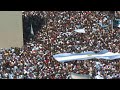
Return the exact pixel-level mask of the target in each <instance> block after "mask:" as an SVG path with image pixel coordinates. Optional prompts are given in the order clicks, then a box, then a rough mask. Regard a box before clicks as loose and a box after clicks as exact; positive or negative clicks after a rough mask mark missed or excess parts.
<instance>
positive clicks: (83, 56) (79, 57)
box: [53, 50, 120, 62]
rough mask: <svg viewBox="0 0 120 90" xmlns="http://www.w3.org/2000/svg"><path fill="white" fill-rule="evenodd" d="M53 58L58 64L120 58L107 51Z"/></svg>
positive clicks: (64, 54)
mask: <svg viewBox="0 0 120 90" xmlns="http://www.w3.org/2000/svg"><path fill="white" fill-rule="evenodd" d="M53 57H54V58H55V59H56V60H57V61H58V62H67V61H73V60H89V59H94V58H96V59H105V60H114V59H119V58H120V53H112V52H109V51H108V50H102V51H100V52H98V53H95V52H93V51H87V52H82V53H61V54H56V55H53Z"/></svg>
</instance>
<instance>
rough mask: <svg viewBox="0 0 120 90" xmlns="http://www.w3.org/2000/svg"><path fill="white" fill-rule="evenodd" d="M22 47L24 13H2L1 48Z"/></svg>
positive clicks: (0, 24) (0, 23)
mask: <svg viewBox="0 0 120 90" xmlns="http://www.w3.org/2000/svg"><path fill="white" fill-rule="evenodd" d="M22 46H23V25H22V11H0V48H10V47H22Z"/></svg>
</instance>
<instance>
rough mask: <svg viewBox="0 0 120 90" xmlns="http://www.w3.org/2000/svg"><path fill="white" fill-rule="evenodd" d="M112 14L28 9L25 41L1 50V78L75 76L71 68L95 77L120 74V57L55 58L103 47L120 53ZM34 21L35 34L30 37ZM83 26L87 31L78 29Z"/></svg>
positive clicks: (24, 15)
mask: <svg viewBox="0 0 120 90" xmlns="http://www.w3.org/2000/svg"><path fill="white" fill-rule="evenodd" d="M111 18H112V15H111V14H110V13H109V11H103V12H101V11H24V12H23V19H24V20H23V21H24V30H25V31H24V32H26V34H25V36H24V37H25V38H27V39H25V40H24V41H25V45H24V46H23V47H22V48H17V47H16V48H13V47H11V48H9V49H1V50H0V78H1V79H71V76H70V74H71V72H73V73H77V74H89V75H90V76H91V78H92V79H96V78H97V76H99V77H101V78H103V79H113V78H120V59H116V60H102V59H99V60H98V59H91V60H85V61H84V60H82V61H78V60H76V61H70V62H64V63H60V62H58V61H56V60H55V59H54V58H53V55H55V54H58V53H72V52H75V53H80V52H85V51H100V50H103V49H107V50H109V51H111V52H114V53H116V52H118V53H120V29H119V28H114V29H113V28H112V20H111ZM31 24H33V30H34V37H31V35H28V36H29V37H27V36H26V35H27V33H30V26H31ZM80 28H84V29H85V33H77V32H74V30H75V29H80ZM28 39H29V40H28ZM97 62H99V64H96V63H97Z"/></svg>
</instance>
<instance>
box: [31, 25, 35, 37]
mask: <svg viewBox="0 0 120 90" xmlns="http://www.w3.org/2000/svg"><path fill="white" fill-rule="evenodd" d="M31 34H32V35H34V32H33V26H32V24H31Z"/></svg>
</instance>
